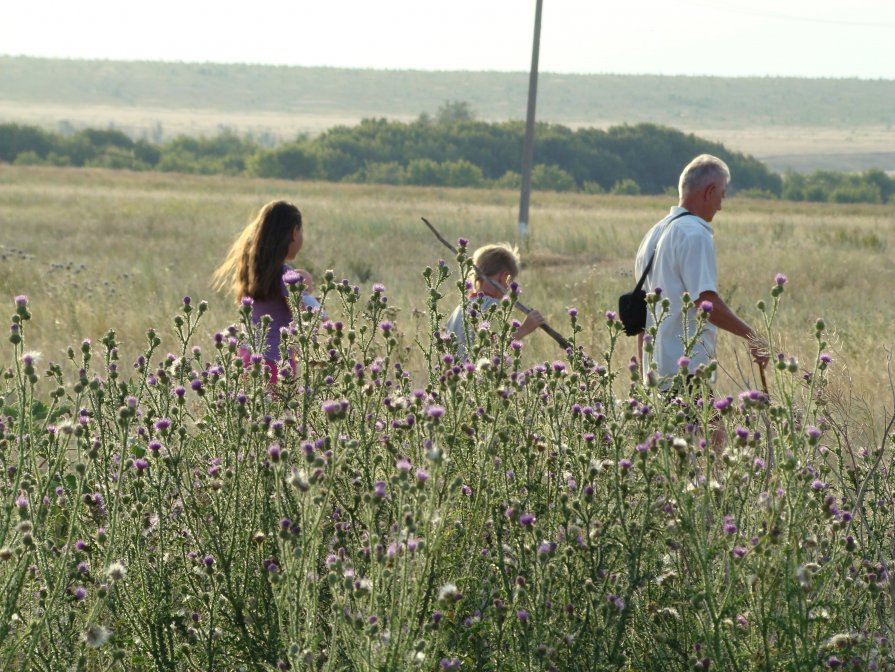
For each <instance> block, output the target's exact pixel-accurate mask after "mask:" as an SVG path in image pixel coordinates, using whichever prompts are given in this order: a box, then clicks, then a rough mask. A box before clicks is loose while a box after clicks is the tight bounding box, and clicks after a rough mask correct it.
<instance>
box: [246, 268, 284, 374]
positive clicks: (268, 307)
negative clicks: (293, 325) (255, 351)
mask: <svg viewBox="0 0 895 672" xmlns="http://www.w3.org/2000/svg"><path fill="white" fill-rule="evenodd" d="M288 270H289V267H288V266H283V269H282V273H285V272H286V271H288ZM286 296H288V292H287V290H286V283H285V282H283V277H282V274H281V275H280V296H273V297H271V298H269V299H264V300H262V301H258V300H256V301H255V303H254V304H252V322H254V323H255V324H258V322H260V321H261V316H262V315H270V317H271V319H272V320H273V322H271V323H270V328H269V329H268V331H267V339H266V341H265V344H264V353H263V354H264V358H265V359H269V360H272V361H278V360H279V359H280V329H282V328H283V327H288V326H289V323H290V322H292V311H291V310H290V309H289V304H288V303H287V302H286Z"/></svg>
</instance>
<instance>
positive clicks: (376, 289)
mask: <svg viewBox="0 0 895 672" xmlns="http://www.w3.org/2000/svg"><path fill="white" fill-rule="evenodd" d="M384 291H385V285H383V284H382V283H380V282H377V283H374V284H373V293H374V294H382V293H383V292H384Z"/></svg>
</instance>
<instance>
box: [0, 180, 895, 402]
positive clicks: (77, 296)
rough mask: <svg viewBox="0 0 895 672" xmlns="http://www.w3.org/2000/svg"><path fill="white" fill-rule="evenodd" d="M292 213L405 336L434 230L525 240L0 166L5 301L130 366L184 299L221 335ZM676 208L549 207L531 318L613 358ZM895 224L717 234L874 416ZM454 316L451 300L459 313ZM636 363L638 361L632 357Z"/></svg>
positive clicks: (220, 186) (448, 225) (785, 215)
mask: <svg viewBox="0 0 895 672" xmlns="http://www.w3.org/2000/svg"><path fill="white" fill-rule="evenodd" d="M281 197H285V198H289V199H292V200H294V201H295V202H296V203H297V204H298V205H299V206H300V207H301V209H302V211H303V213H304V214H305V218H306V222H307V233H306V237H305V241H306V242H305V245H306V247H305V249H304V250H303V251H302V253H301V255H300V256H299V259H298V263H299V264H300V265H301V266H303V267H306V268H308V269H309V270H311V271H312V272H315V273H320V272H321V271H323V270H325V269H326V268H333V269H335V271H336V274H337V276H338V277H347V278H349V279H351V280H352V281H353V282H357V283H358V284H361V285H362V286H363V287H369V286H370V285H371V284H372V283H373V282H383V283H384V284H385V285H386V287H387V288H388V294H389V296H390V297H391V300H392V302H393V304H394V305H395V307H396V309H397V310H398V311H399V314H398V323H399V325H400V326H402V328H403V329H404V330H405V331H408V332H411V333H412V332H413V331H414V330H415V329H417V328H418V325H421V324H424V323H425V321H424V320H421V319H420V318H419V317H416V318H414V315H417V316H418V315H419V311H421V310H423V309H424V307H425V292H424V285H423V282H422V279H421V277H420V274H421V271H422V269H423V268H424V267H425V266H426V265H433V264H435V263H436V262H437V260H438V259H439V258H446V259H447V260H448V261H451V258H450V257H451V255H450V252H448V251H447V250H446V249H445V248H443V247H441V246H440V244H439V243H438V242H437V241H436V240H435V239H434V237H432V236H431V234H430V233H429V232H428V231H427V230H426V228H425V227H424V226H423V225H422V224H421V222H420V216H425V217H427V218H428V219H429V220H430V221H432V222H433V224H435V225H436V226H437V227H439V228H440V229H441V231H442V233H443V234H444V235H445V237H447V238H448V239H456V238H457V237H459V236H464V237H466V238H469V239H470V241H471V243H472V244H473V245H477V244H481V243H484V242H489V241H495V240H513V239H514V238H515V233H516V225H515V220H516V216H517V209H518V204H517V198H518V197H517V194H516V193H515V192H508V191H502V192H499V191H485V190H451V189H436V188H409V187H385V186H367V185H333V184H323V183H306V182H284V181H273V180H250V179H242V178H222V177H194V176H181V175H171V174H135V173H127V172H114V171H102V170H72V169H53V168H20V167H10V166H0V293H2V295H3V296H6V297H8V299H7V300H9V299H11V297H12V296H13V295H15V294H27V295H29V296H30V297H31V300H32V303H33V308H34V313H35V317H36V319H35V320H34V323H33V324H32V325H31V326H30V329H31V339H30V342H31V345H32V347H33V348H34V349H37V350H41V351H42V352H43V353H44V355H45V358H46V359H51V360H58V359H60V358H61V353H62V352H63V350H64V349H65V348H66V347H67V346H68V345H73V344H76V343H78V342H79V341H80V339H82V338H84V337H91V338H94V339H96V338H99V337H101V336H102V334H103V333H104V332H105V331H106V330H107V329H110V328H114V329H115V330H116V331H117V332H118V334H119V335H120V336H121V337H122V339H123V341H124V344H125V345H124V349H125V350H126V355H127V356H128V357H130V356H133V355H134V354H136V351H137V349H138V348H140V347H142V341H143V338H144V333H145V331H146V329H147V328H148V327H150V326H154V327H157V328H160V329H161V330H162V333H166V332H167V329H166V325H169V323H170V319H171V316H172V315H173V313H174V311H175V310H176V309H177V306H178V305H179V302H180V299H181V297H182V296H183V295H191V296H193V297H194V298H196V299H199V298H207V299H209V300H210V303H211V311H210V314H209V317H208V319H207V320H206V321H205V327H206V329H207V331H208V333H209V334H210V333H211V332H213V331H214V330H216V329H219V328H221V327H222V326H225V325H226V324H228V323H230V322H232V321H233V320H234V318H235V314H234V312H233V308H232V305H231V304H230V301H229V299H228V298H227V297H224V296H220V295H216V294H214V293H213V292H212V290H211V289H210V287H209V281H208V279H209V276H210V275H211V272H212V270H213V269H214V267H215V265H216V264H217V263H218V262H219V261H220V259H221V258H222V257H223V255H224V253H225V250H226V248H227V246H228V245H229V244H230V242H231V240H232V239H233V237H234V236H235V234H236V233H237V231H239V230H240V229H241V227H242V226H243V225H244V224H245V223H246V222H247V221H248V220H249V219H250V218H251V216H252V215H253V214H254V213H255V212H256V211H257V209H258V208H259V207H260V205H262V204H263V203H265V202H266V201H268V200H271V199H273V198H281ZM669 205H670V202H669V199H668V198H666V197H661V196H659V197H614V196H608V195H599V196H590V195H583V194H573V195H568V194H536V195H535V197H534V199H533V205H532V212H531V217H530V219H531V222H532V229H531V233H532V235H531V237H530V239H529V241H528V247H527V249H523V263H524V268H525V270H524V271H523V273H522V277H521V281H522V284H523V287H524V290H525V294H524V300H525V302H526V303H527V304H529V305H531V306H534V307H537V308H538V309H539V310H540V311H541V312H542V313H544V315H545V316H546V317H547V319H548V321H550V323H551V324H553V325H554V326H555V327H556V328H557V329H558V330H559V331H561V332H565V331H567V330H568V329H567V323H566V320H567V317H566V310H567V308H568V307H570V306H575V307H577V308H578V310H579V312H580V313H581V315H582V316H583V325H584V327H585V331H584V333H583V334H582V340H581V343H582V344H583V345H584V346H585V348H586V349H587V350H588V351H589V352H591V353H593V354H598V353H600V352H601V351H602V350H603V349H605V347H606V345H607V340H606V335H605V330H604V329H603V326H602V325H603V317H602V316H603V314H604V312H605V311H606V310H607V309H613V308H614V307H615V303H616V299H617V296H618V294H620V293H621V292H623V291H627V290H628V289H630V287H631V286H632V285H633V280H632V277H631V266H632V258H633V254H634V250H635V249H636V246H637V243H638V241H639V239H640V237H641V236H642V235H643V233H644V231H646V229H647V228H648V227H649V226H650V225H651V224H652V223H653V222H654V221H655V220H657V219H658V218H659V217H660V216H662V214H663V213H664V212H665V211H666V209H667V207H668V206H669ZM893 215H895V207H893V206H891V205H890V206H870V205H866V206H830V205H822V204H796V203H775V202H766V201H752V200H748V199H744V198H733V199H731V200H730V201H729V202H728V203H727V204H726V207H725V209H724V211H723V212H722V213H720V214H719V215H718V217H717V219H716V226H715V230H716V241H717V248H718V264H719V272H720V277H721V292H722V295H723V296H724V297H725V299H726V300H728V302H729V303H730V304H731V305H732V306H733V307H734V308H735V309H736V310H737V311H738V312H740V314H741V315H742V316H743V317H744V318H746V319H747V320H748V321H750V322H752V323H757V322H758V319H759V318H758V313H757V311H756V309H755V308H754V306H755V302H756V301H757V300H758V299H759V298H766V297H767V291H768V289H769V287H770V285H771V283H772V282H773V277H774V274H775V273H778V272H782V273H785V274H786V275H787V276H789V278H790V283H789V285H787V291H786V294H785V296H784V302H783V309H782V312H781V315H780V320H779V325H780V328H779V330H778V332H777V339H778V340H777V342H775V343H774V347H775V350H780V351H784V352H786V353H787V355H789V354H795V355H796V356H797V357H798V358H799V360H800V361H801V362H804V363H806V365H808V364H809V363H810V362H811V361H812V359H813V357H814V355H815V352H814V350H813V325H814V322H815V319H816V318H817V317H821V316H822V317H824V318H825V319H826V323H827V325H828V331H829V341H830V346H829V350H830V351H831V354H833V356H834V357H835V359H836V363H835V368H836V371H837V372H838V374H839V375H838V376H834V378H835V379H836V380H837V381H838V382H837V389H835V390H831V392H830V393H831V394H832V395H834V396H835V398H837V399H845V400H847V399H849V398H850V397H856V398H857V400H858V402H860V401H862V400H866V401H867V402H868V403H869V404H870V407H871V410H872V411H873V413H874V414H878V413H879V411H880V409H881V408H882V407H883V405H885V404H888V405H889V406H891V402H890V401H887V400H888V399H889V389H888V379H887V374H886V371H885V360H886V353H887V352H888V351H890V350H891V349H892V346H893V341H895V337H893V336H892V331H891V315H892V298H891V287H892V286H893V281H895V268H893V266H892V264H891V259H890V255H891V251H892V250H893V249H895V217H893ZM452 304H453V299H450V300H446V302H445V305H444V308H445V310H449V309H450V308H451V307H452ZM411 340H412V339H409V338H408V343H409V342H411ZM204 342H206V343H208V341H207V340H206V341H204ZM720 342H721V352H720V358H721V361H722V363H723V364H724V368H725V371H726V372H727V374H725V375H722V379H721V382H720V384H719V388H720V390H721V391H722V392H723V391H731V392H733V391H736V390H737V389H740V388H741V387H742V386H743V385H746V384H751V385H756V384H757V383H756V381H755V380H754V378H751V379H750V380H748V381H747V380H742V377H743V374H740V373H738V371H737V364H736V362H737V360H739V361H745V352H744V349H743V347H742V344H741V343H740V342H738V341H737V339H734V338H731V337H728V336H722V338H721V339H720ZM165 344H166V347H169V348H172V349H173V347H174V345H173V342H172V341H170V340H166V341H165ZM530 346H531V347H530V348H529V349H528V350H529V353H528V354H529V357H531V358H538V359H553V358H555V357H557V356H559V355H560V354H561V353H559V351H558V350H557V349H556V347H555V345H554V344H553V342H552V341H550V340H549V338H547V337H546V336H545V335H543V334H540V333H539V334H537V335H533V336H532V337H531V338H530ZM623 350H624V352H622V353H621V354H622V356H623V357H624V359H627V357H628V356H630V354H633V341H632V340H628V341H626V342H625V343H624V344H623ZM409 356H410V357H411V360H412V361H414V360H415V356H414V355H412V354H411V355H409ZM620 363H621V360H620V361H619V364H620ZM744 368H747V367H744ZM745 375H747V376H751V374H750V373H749V372H748V371H747V372H746V374H745Z"/></svg>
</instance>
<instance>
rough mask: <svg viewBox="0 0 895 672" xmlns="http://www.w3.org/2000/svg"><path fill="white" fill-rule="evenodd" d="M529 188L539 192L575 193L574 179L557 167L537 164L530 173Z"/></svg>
mask: <svg viewBox="0 0 895 672" xmlns="http://www.w3.org/2000/svg"><path fill="white" fill-rule="evenodd" d="M531 187H532V189H538V190H541V191H575V189H576V185H575V178H574V177H572V176H571V175H569V173H567V172H566V171H564V170H563V169H562V168H560V167H559V166H554V165H549V166H545V165H544V164H543V163H539V164H537V165H536V166H535V167H534V168H532V171H531Z"/></svg>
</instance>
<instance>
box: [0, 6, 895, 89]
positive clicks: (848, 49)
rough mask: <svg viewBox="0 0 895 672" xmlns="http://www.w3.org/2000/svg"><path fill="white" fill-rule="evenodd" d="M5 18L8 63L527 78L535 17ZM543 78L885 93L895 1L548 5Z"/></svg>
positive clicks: (482, 11)
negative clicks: (767, 81) (728, 81)
mask: <svg viewBox="0 0 895 672" xmlns="http://www.w3.org/2000/svg"><path fill="white" fill-rule="evenodd" d="M4 5H5V6H4V8H3V12H2V19H0V54H5V55H30V56H51V57H67V58H102V59H111V60H164V61H188V62H220V63H265V64H281V65H304V66H316V65H327V66H337V67H350V68H358V67H360V68H376V69H402V70H403V69H419V70H502V71H527V70H528V68H529V66H530V64H531V43H532V30H533V25H534V10H535V0H441V1H440V2H431V1H429V0H380V1H379V2H376V1H373V0H250V1H249V2H238V3H229V2H227V1H226V0H224V1H223V2H221V1H220V0H215V1H211V0H154V1H153V2H151V3H150V2H129V1H127V0H71V1H64V2H63V1H60V0H12V1H9V2H6V3H4ZM540 70H541V72H570V73H572V72H573V73H619V74H664V75H691V74H692V75H719V76H749V75H759V76H761V75H771V76H797V77H861V78H871V79H878V78H883V79H895V0H847V1H843V0H836V1H835V2H834V1H831V0H787V1H786V2H781V1H780V0H616V1H614V2H599V1H598V0H544V8H543V19H542V32H541V58H540ZM0 96H2V92H0Z"/></svg>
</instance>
